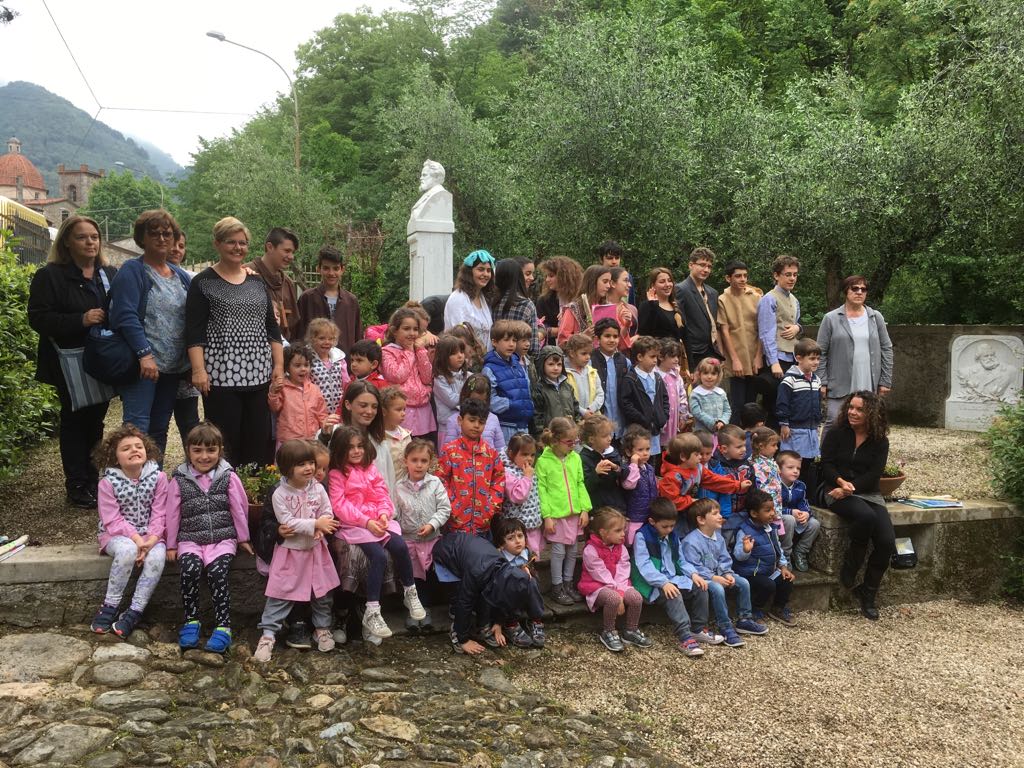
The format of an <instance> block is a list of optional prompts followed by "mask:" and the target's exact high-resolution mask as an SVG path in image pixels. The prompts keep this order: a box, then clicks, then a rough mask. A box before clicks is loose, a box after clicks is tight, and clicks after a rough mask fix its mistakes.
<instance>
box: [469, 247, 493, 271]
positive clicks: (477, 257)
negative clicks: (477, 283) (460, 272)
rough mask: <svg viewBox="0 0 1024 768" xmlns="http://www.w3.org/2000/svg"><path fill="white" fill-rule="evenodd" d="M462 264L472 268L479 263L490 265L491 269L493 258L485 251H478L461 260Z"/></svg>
mask: <svg viewBox="0 0 1024 768" xmlns="http://www.w3.org/2000/svg"><path fill="white" fill-rule="evenodd" d="M462 263H463V264H464V265H465V266H467V267H473V266H476V265H477V264H479V263H483V264H490V265H491V266H492V267H493V266H494V257H493V256H491V254H490V253H488V252H487V251H485V250H483V249H480V250H478V251H473V252H472V253H471V254H469V256H467V257H466V258H464V259H463V260H462Z"/></svg>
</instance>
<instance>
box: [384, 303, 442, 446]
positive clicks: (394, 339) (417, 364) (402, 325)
mask: <svg viewBox="0 0 1024 768" xmlns="http://www.w3.org/2000/svg"><path fill="white" fill-rule="evenodd" d="M387 340H388V341H389V342H391V343H390V344H385V345H384V348H383V349H382V350H381V365H380V368H381V373H382V374H383V376H384V379H385V380H386V381H387V382H388V384H393V385H394V386H396V387H399V388H401V390H402V391H403V392H405V395H406V397H407V398H408V401H407V402H406V407H405V421H403V422H402V426H403V427H405V428H406V429H408V430H409V431H410V432H412V436H413V437H428V438H429V437H431V436H432V434H433V433H434V432H436V430H437V422H436V421H435V420H434V411H433V409H432V408H431V407H430V393H431V391H432V389H433V386H434V362H433V360H432V358H431V350H429V349H428V348H427V346H428V344H430V343H431V342H432V341H435V339H434V336H433V335H432V334H429V333H422V332H421V330H420V318H419V316H418V315H417V313H416V311H415V310H414V309H412V308H410V307H401V308H399V309H396V310H395V312H394V314H392V315H391V320H390V321H389V322H388V331H387Z"/></svg>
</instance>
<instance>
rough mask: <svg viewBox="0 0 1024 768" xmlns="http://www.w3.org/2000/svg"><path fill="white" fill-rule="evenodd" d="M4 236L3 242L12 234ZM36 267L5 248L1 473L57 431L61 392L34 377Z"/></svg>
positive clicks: (0, 258)
mask: <svg viewBox="0 0 1024 768" xmlns="http://www.w3.org/2000/svg"><path fill="white" fill-rule="evenodd" d="M2 234H3V237H0V241H2V240H4V239H5V238H7V237H10V232H4V233H2ZM9 242H10V241H9V240H8V243H9ZM35 269H36V267H34V266H27V265H26V266H23V265H21V264H18V259H17V256H15V254H14V252H13V251H11V250H10V248H9V247H8V246H7V245H3V246H0V477H4V476H6V475H7V474H9V473H10V472H13V471H15V469H16V467H17V464H18V461H19V460H20V458H21V455H22V453H23V451H24V449H25V448H27V447H28V446H30V445H32V444H33V443H35V442H37V441H38V440H40V439H41V438H43V437H44V436H45V435H46V434H47V433H48V432H50V431H51V430H52V428H53V424H54V421H55V417H56V414H57V408H58V405H57V395H56V392H55V391H54V389H53V388H52V387H49V386H47V385H45V384H40V383H39V382H37V381H35V371H36V367H35V357H36V343H37V339H38V336H36V333H35V331H33V330H32V329H31V328H30V327H29V325H28V287H29V283H30V281H31V279H32V274H33V272H34V271H35Z"/></svg>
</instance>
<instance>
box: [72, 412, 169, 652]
mask: <svg viewBox="0 0 1024 768" xmlns="http://www.w3.org/2000/svg"><path fill="white" fill-rule="evenodd" d="M93 458H94V461H95V464H96V467H97V469H99V470H100V471H101V472H102V473H103V476H102V477H101V478H100V482H99V488H98V489H97V493H96V496H97V498H98V502H97V505H96V506H97V509H98V511H99V515H100V532H99V542H100V554H104V555H109V556H110V558H111V560H112V562H111V564H110V576H109V577H108V578H107V594H106V596H105V597H104V598H103V605H102V606H100V609H99V611H98V612H97V614H96V616H95V617H94V618H93V620H92V626H91V629H92V631H93V632H96V633H98V634H101V635H105V634H107V633H108V632H110V631H113V632H114V634H116V635H117V636H118V637H122V638H123V637H128V635H130V634H131V633H132V631H134V629H135V626H136V625H137V624H138V623H139V620H140V619H141V618H142V612H143V611H144V610H146V605H148V603H149V599H150V598H151V597H152V596H153V591H154V590H155V589H156V585H157V584H158V583H159V582H160V575H161V574H162V573H163V572H164V561H165V560H166V552H167V550H166V548H165V546H164V521H165V519H166V505H167V476H166V475H165V474H164V473H163V472H161V471H160V467H159V465H157V462H158V461H159V460H160V449H159V448H157V446H156V443H154V442H153V440H152V439H151V438H150V437H149V436H148V435H145V434H143V433H142V432H141V431H140V430H139V429H137V428H136V427H134V426H132V425H131V424H125V425H123V426H121V427H118V428H117V429H115V430H114V431H113V432H111V433H110V434H108V435H107V436H106V437H105V438H104V439H103V442H101V443H100V444H99V445H98V446H97V447H96V452H95V453H94V454H93ZM137 565H141V566H142V572H141V573H140V574H139V579H138V582H136V584H135V592H134V594H132V601H131V605H130V606H129V607H128V610H126V611H125V612H124V613H122V614H121V615H120V616H118V614H117V609H118V607H120V605H121V599H122V598H123V597H124V593H125V589H126V588H127V587H128V580H129V579H130V578H131V576H132V571H134V570H135V566H137Z"/></svg>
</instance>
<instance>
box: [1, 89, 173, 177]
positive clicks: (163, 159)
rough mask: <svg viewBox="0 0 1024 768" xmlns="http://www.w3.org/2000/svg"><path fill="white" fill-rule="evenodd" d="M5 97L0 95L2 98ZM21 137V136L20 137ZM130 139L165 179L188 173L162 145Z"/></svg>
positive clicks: (135, 138)
mask: <svg viewBox="0 0 1024 768" xmlns="http://www.w3.org/2000/svg"><path fill="white" fill-rule="evenodd" d="M2 98H3V97H2V96H0V99H2ZM19 138H20V137H19ZM128 138H129V141H134V142H135V143H136V144H138V145H139V146H140V147H142V149H144V150H145V151H146V153H147V154H148V155H149V161H150V162H151V163H153V165H155V166H156V169H157V170H158V171H160V173H161V175H162V176H163V177H164V181H170V180H171V178H172V177H174V178H177V179H179V180H180V179H182V178H184V177H185V176H187V175H188V171H187V170H186V169H184V168H182V167H181V166H180V165H178V164H177V163H176V162H174V158H173V157H171V156H170V155H169V154H167V153H166V152H164V151H163V150H162V149H160V147H158V146H157V145H156V144H154V143H153V142H151V141H146V140H145V139H140V138H139V137H138V136H130V137H128Z"/></svg>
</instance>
